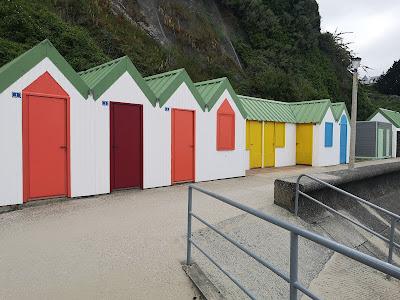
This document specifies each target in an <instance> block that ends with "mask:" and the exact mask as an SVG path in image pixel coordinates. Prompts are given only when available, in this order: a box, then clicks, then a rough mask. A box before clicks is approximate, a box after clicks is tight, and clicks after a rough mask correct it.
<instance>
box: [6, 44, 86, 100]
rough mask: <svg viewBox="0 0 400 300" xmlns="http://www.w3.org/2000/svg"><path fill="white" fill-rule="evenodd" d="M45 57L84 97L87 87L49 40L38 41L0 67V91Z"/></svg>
mask: <svg viewBox="0 0 400 300" xmlns="http://www.w3.org/2000/svg"><path fill="white" fill-rule="evenodd" d="M46 57H47V58H48V59H50V61H51V62H52V63H53V64H54V65H55V66H56V67H57V68H58V69H59V70H60V72H61V73H62V74H63V75H64V76H65V77H66V78H67V79H68V81H70V82H71V84H72V85H73V86H74V87H75V88H76V89H77V90H78V91H79V93H80V94H81V95H82V96H83V97H84V98H85V99H86V98H87V97H88V94H89V87H88V86H87V85H86V84H85V82H84V81H83V80H82V78H80V77H79V75H78V73H76V72H75V70H74V69H73V68H72V67H71V65H70V64H69V63H68V62H67V61H66V60H65V59H64V57H63V56H62V55H61V54H60V53H59V52H58V51H57V49H56V48H55V47H54V46H53V44H52V43H51V42H50V41H49V40H44V41H42V42H40V43H39V44H37V45H36V46H35V47H33V48H32V49H30V50H28V51H26V52H25V53H23V54H22V55H20V56H18V57H17V58H15V59H14V60H12V61H10V62H9V63H7V64H5V65H4V66H2V67H1V68H0V93H1V92H3V91H4V90H5V89H6V88H8V87H9V86H10V85H11V84H13V83H14V82H15V81H17V80H18V79H19V78H21V77H22V76H23V75H24V74H25V73H27V72H28V71H30V70H31V69H32V68H33V67H35V66H36V65H37V64H38V63H40V62H41V61H42V60H43V59H45V58H46Z"/></svg>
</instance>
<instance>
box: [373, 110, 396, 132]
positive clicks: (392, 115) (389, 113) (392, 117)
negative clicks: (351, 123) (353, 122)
mask: <svg viewBox="0 0 400 300" xmlns="http://www.w3.org/2000/svg"><path fill="white" fill-rule="evenodd" d="M377 114H381V115H382V116H384V117H385V118H386V119H387V120H388V121H389V122H390V123H392V124H393V126H395V127H396V128H400V113H399V112H397V111H394V110H390V109H385V108H378V109H377V110H376V111H375V112H374V113H373V114H372V115H371V116H370V117H369V118H368V121H370V120H372V118H373V117H375V116H376V115H377Z"/></svg>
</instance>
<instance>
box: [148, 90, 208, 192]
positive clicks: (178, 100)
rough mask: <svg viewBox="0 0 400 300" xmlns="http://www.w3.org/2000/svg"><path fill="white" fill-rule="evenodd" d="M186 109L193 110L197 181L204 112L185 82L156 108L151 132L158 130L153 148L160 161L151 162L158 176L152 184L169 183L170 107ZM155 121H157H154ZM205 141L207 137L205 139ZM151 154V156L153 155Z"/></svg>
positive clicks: (162, 184) (204, 119) (201, 149)
mask: <svg viewBox="0 0 400 300" xmlns="http://www.w3.org/2000/svg"><path fill="white" fill-rule="evenodd" d="M173 108H177V109H187V110H193V111H195V166H194V168H195V181H198V179H197V178H198V166H199V157H201V155H204V149H203V147H202V146H201V145H202V141H201V140H200V138H201V137H204V135H205V132H206V131H205V128H204V126H205V125H204V123H205V121H206V118H205V116H204V113H202V110H201V108H200V106H199V104H198V103H197V101H196V99H195V98H194V96H193V94H192V93H191V91H190V90H189V88H188V87H187V85H186V83H182V84H181V85H180V86H179V87H178V88H177V89H176V91H175V92H174V93H173V94H172V96H171V97H170V98H169V99H168V101H167V102H166V103H165V104H164V106H163V107H161V108H157V109H156V110H157V114H158V116H156V118H157V120H158V122H159V123H158V125H157V128H156V129H154V130H155V131H154V130H153V131H152V132H158V133H159V135H158V136H157V137H156V138H157V139H158V143H157V145H158V147H157V148H154V149H153V151H154V152H155V153H154V155H155V156H157V155H158V156H160V158H161V160H160V163H159V164H158V165H157V164H153V165H154V169H152V171H153V172H156V173H157V176H158V177H157V178H159V180H158V182H159V183H160V184H159V185H154V186H166V185H171V180H172V179H171V175H172V174H171V171H172V170H171V142H172V140H171V129H172V128H171V127H172V124H171V122H172V120H171V116H172V109H173ZM155 123H157V122H155ZM207 142H209V141H208V139H207ZM154 155H153V156H154Z"/></svg>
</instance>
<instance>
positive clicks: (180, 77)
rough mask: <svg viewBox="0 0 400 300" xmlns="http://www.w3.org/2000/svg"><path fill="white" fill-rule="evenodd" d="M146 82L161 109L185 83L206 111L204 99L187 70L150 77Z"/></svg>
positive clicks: (146, 78)
mask: <svg viewBox="0 0 400 300" xmlns="http://www.w3.org/2000/svg"><path fill="white" fill-rule="evenodd" d="M144 80H145V81H146V82H147V84H148V85H149V87H150V89H151V90H152V91H153V93H154V94H155V95H156V97H157V99H158V101H159V104H160V107H162V106H163V105H164V104H165V103H166V102H167V101H168V99H169V98H170V97H171V96H172V94H173V93H174V92H175V91H176V90H177V89H178V88H179V86H180V85H181V84H182V83H185V84H186V86H187V87H188V88H189V90H190V92H191V93H192V94H193V96H194V98H195V99H196V101H197V103H198V104H199V105H200V107H201V109H202V110H203V111H204V108H205V103H204V100H203V98H202V97H201V96H200V93H199V91H198V90H197V89H196V87H195V86H194V84H193V82H192V80H191V79H190V77H189V75H188V73H187V72H186V70H185V69H178V70H174V71H169V72H165V73H161V74H157V75H153V76H149V77H145V78H144Z"/></svg>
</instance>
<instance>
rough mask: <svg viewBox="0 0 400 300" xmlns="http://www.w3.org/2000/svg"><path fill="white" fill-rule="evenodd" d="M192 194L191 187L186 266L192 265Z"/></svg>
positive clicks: (190, 188)
mask: <svg viewBox="0 0 400 300" xmlns="http://www.w3.org/2000/svg"><path fill="white" fill-rule="evenodd" d="M192 193H193V189H192V187H191V186H189V189H188V224H187V249H186V251H187V252H186V265H191V264H192V243H191V242H190V238H191V237H192Z"/></svg>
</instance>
